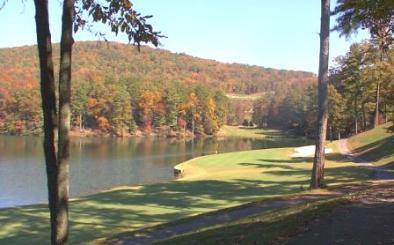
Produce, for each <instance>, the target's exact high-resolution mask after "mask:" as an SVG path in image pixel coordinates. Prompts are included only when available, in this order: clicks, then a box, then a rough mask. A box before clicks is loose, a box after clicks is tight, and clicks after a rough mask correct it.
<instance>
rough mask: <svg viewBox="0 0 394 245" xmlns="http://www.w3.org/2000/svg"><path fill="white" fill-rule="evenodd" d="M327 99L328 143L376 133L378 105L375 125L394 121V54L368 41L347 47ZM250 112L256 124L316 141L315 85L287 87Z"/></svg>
mask: <svg viewBox="0 0 394 245" xmlns="http://www.w3.org/2000/svg"><path fill="white" fill-rule="evenodd" d="M378 85H379V86H378ZM328 95H329V105H328V107H329V119H328V137H329V138H331V139H333V138H340V137H341V136H349V135H352V134H357V133H359V132H361V131H365V130H368V129H370V128H372V127H374V119H375V110H376V101H378V105H379V106H378V123H384V122H386V121H388V120H394V50H392V49H391V50H390V49H389V50H387V51H386V52H385V53H382V52H381V51H379V48H378V46H377V45H376V44H374V43H373V42H370V41H364V42H362V43H354V44H353V45H351V47H350V49H349V51H348V52H347V53H346V54H345V55H343V56H339V57H336V58H335V66H333V67H332V68H331V70H330V81H329V87H328ZM377 97H378V98H377ZM253 108H254V110H253V121H254V123H255V124H258V125H260V126H262V127H264V126H268V127H273V126H280V127H282V128H287V129H291V130H293V132H295V133H296V134H299V135H306V136H308V137H310V138H314V137H315V134H316V130H315V127H316V118H317V116H316V113H317V85H316V84H315V83H312V84H309V85H307V86H306V87H305V86H299V84H291V85H290V87H289V88H287V89H283V90H276V93H271V94H267V95H266V96H262V97H261V98H260V99H258V100H257V101H256V102H255V103H254V105H253Z"/></svg>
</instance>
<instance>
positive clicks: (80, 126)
mask: <svg viewBox="0 0 394 245" xmlns="http://www.w3.org/2000/svg"><path fill="white" fill-rule="evenodd" d="M79 132H82V112H81V111H80V112H79Z"/></svg>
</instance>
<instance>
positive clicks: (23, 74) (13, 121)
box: [0, 42, 316, 135]
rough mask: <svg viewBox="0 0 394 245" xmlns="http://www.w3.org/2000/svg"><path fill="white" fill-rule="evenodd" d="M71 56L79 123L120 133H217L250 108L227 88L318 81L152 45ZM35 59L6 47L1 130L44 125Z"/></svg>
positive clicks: (92, 47) (96, 46) (0, 61)
mask: <svg viewBox="0 0 394 245" xmlns="http://www.w3.org/2000/svg"><path fill="white" fill-rule="evenodd" d="M58 49H59V46H58V45H55V46H54V54H55V55H56V54H58V53H59V52H58ZM73 59H74V61H73V88H72V90H73V94H72V97H73V98H72V101H73V102H72V110H73V118H72V124H73V127H74V128H79V129H94V130H97V131H99V132H102V133H109V134H116V135H126V134H129V133H134V132H135V131H136V130H137V129H140V130H141V131H143V132H148V133H149V132H152V131H153V130H156V131H157V130H159V129H160V130H162V129H163V128H166V129H171V131H177V130H178V131H186V130H187V129H188V130H189V131H194V132H195V133H198V134H215V133H216V132H217V131H218V129H219V128H220V126H221V125H223V124H224V123H230V124H238V123H240V122H242V121H243V119H244V118H243V117H245V111H247V110H250V108H249V107H250V106H249V107H248V106H245V105H243V104H242V100H236V102H235V103H234V102H232V103H230V102H229V99H228V97H226V96H225V94H256V93H259V94H260V95H262V96H263V97H264V96H265V95H273V94H276V93H277V92H278V91H280V92H281V94H283V93H284V92H285V91H289V90H293V89H294V88H295V87H296V88H299V91H304V90H305V88H306V87H308V86H310V85H311V84H313V83H314V81H315V80H316V77H315V76H314V75H313V74H312V73H308V72H300V71H286V70H275V69H270V68H263V67H258V66H249V65H241V64H224V63H220V62H216V61H213V60H207V59H201V58H196V57H192V56H188V55H185V54H174V53H171V52H169V51H165V50H160V49H152V48H149V47H143V48H142V49H141V52H138V51H137V49H136V48H135V47H133V46H131V45H126V44H119V43H105V42H80V43H76V44H75V46H74V53H73ZM56 60H58V57H56V56H55V61H56ZM37 62H38V59H37V50H36V46H25V47H18V48H8V49H0V131H1V132H2V133H8V134H27V133H38V132H40V130H41V126H42V118H41V108H40V105H41V102H40V95H39V83H38V81H39V73H38V63H37ZM55 67H57V64H55Z"/></svg>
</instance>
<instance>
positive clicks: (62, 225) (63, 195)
mask: <svg viewBox="0 0 394 245" xmlns="http://www.w3.org/2000/svg"><path fill="white" fill-rule="evenodd" d="M73 15H74V0H64V2H63V17H62V37H61V41H60V70H59V140H58V155H57V158H58V173H57V174H58V180H59V183H58V192H59V196H58V200H57V201H58V203H59V209H58V213H57V220H56V223H57V233H58V236H57V238H56V244H64V243H67V240H68V199H69V168H70V167H69V166H70V164H69V159H70V138H69V132H70V118H71V109H70V106H71V103H70V100H71V62H72V59H71V58H72V45H73V42H74V40H73V36H72V35H73Z"/></svg>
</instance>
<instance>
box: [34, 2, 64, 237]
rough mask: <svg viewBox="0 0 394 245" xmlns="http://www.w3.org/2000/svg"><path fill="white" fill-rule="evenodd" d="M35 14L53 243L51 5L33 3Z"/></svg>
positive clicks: (55, 195) (54, 119) (54, 162)
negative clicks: (49, 12) (49, 7)
mask: <svg viewBox="0 0 394 245" xmlns="http://www.w3.org/2000/svg"><path fill="white" fill-rule="evenodd" d="M34 4H35V11H36V33H37V46H38V56H39V60H40V88H41V99H42V109H43V115H44V155H45V165H46V172H47V184H48V206H49V213H50V223H51V241H52V244H54V243H55V241H56V237H57V222H56V220H57V210H58V207H59V203H58V201H57V200H58V197H59V193H58V189H57V183H58V178H57V176H58V175H57V172H58V169H57V156H56V155H57V148H56V144H57V110H56V93H55V79H54V71H53V58H52V43H51V33H50V30H49V18H48V1H47V0H34Z"/></svg>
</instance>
